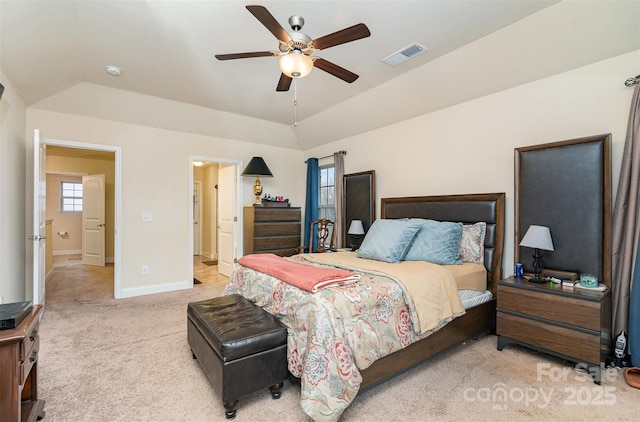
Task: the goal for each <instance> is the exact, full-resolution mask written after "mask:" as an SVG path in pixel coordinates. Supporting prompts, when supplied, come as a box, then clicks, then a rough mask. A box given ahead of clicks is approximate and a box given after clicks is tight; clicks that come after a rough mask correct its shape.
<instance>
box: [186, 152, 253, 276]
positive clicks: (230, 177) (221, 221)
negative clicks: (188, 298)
mask: <svg viewBox="0 0 640 422" xmlns="http://www.w3.org/2000/svg"><path fill="white" fill-rule="evenodd" d="M240 164H241V162H240V161H234V160H223V159H217V158H211V157H195V156H193V157H191V159H190V166H191V169H192V171H191V180H190V192H192V197H191V201H190V206H191V212H190V216H191V225H190V226H191V240H192V242H191V243H192V244H193V250H192V257H193V268H192V271H193V280H194V284H197V283H198V282H209V281H219V280H220V278H221V277H222V278H224V277H228V276H229V275H230V274H231V270H232V268H233V263H234V262H235V259H236V251H237V250H240V249H239V248H238V243H239V242H241V239H239V236H238V235H237V232H238V229H237V227H238V226H239V225H238V223H239V218H238V216H239V215H240V209H239V207H238V200H237V198H238V192H239V190H240V183H239V182H240V180H239V170H238V169H239V168H240ZM229 216H231V217H229Z"/></svg>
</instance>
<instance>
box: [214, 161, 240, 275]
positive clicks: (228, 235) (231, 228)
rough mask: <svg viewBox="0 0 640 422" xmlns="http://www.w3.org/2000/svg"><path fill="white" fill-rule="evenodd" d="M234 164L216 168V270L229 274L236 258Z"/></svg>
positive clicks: (236, 219)
mask: <svg viewBox="0 0 640 422" xmlns="http://www.w3.org/2000/svg"><path fill="white" fill-rule="evenodd" d="M237 196H238V195H237V192H236V166H235V165H228V166H224V165H222V166H221V167H220V169H219V170H218V272H219V273H220V274H222V275H225V276H227V277H229V276H231V272H232V271H233V264H234V263H235V258H236V242H235V239H236V236H235V231H236V222H237V221H238V218H237V216H236V208H237V207H236V203H237Z"/></svg>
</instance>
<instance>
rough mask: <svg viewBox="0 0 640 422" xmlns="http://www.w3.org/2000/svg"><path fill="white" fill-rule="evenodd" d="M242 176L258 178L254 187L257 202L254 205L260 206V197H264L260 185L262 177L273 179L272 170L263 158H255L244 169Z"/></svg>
mask: <svg viewBox="0 0 640 422" xmlns="http://www.w3.org/2000/svg"><path fill="white" fill-rule="evenodd" d="M242 176H256V183H255V184H254V185H253V194H254V195H255V196H256V200H255V202H254V203H253V205H260V203H261V202H260V195H262V185H261V184H260V176H268V177H273V174H271V170H269V167H267V163H265V162H264V160H263V159H262V157H253V158H252V159H251V161H249V164H247V167H245V168H244V171H243V172H242Z"/></svg>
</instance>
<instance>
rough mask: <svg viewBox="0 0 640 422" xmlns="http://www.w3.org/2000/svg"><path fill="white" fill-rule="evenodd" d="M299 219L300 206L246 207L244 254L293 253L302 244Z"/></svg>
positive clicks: (288, 254)
mask: <svg viewBox="0 0 640 422" xmlns="http://www.w3.org/2000/svg"><path fill="white" fill-rule="evenodd" d="M300 219H301V211H300V207H286V208H284V207H282V208H280V207H245V208H244V255H248V254H252V253H274V254H276V255H280V256H291V255H294V254H295V253H296V248H297V247H298V246H300V227H301V223H300Z"/></svg>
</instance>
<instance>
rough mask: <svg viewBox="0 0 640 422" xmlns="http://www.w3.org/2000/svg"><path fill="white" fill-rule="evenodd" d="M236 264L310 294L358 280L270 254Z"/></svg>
mask: <svg viewBox="0 0 640 422" xmlns="http://www.w3.org/2000/svg"><path fill="white" fill-rule="evenodd" d="M238 263H239V264H240V265H242V266H244V267H248V268H251V269H253V270H256V271H260V272H261V273H265V274H268V275H270V276H273V277H276V278H279V279H280V280H282V281H285V282H287V283H289V284H291V285H293V286H296V287H298V288H299V289H303V290H306V291H308V292H311V293H315V292H317V291H318V290H320V289H324V288H326V287H331V286H342V285H345V284H349V283H354V282H356V281H358V280H360V274H357V273H354V272H351V271H345V270H340V269H337V268H319V267H314V266H313V265H307V264H302V263H300V262H293V261H290V260H288V259H285V258H282V257H280V256H277V255H274V254H270V253H266V254H253V255H247V256H243V257H242V258H240V259H239V260H238Z"/></svg>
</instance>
